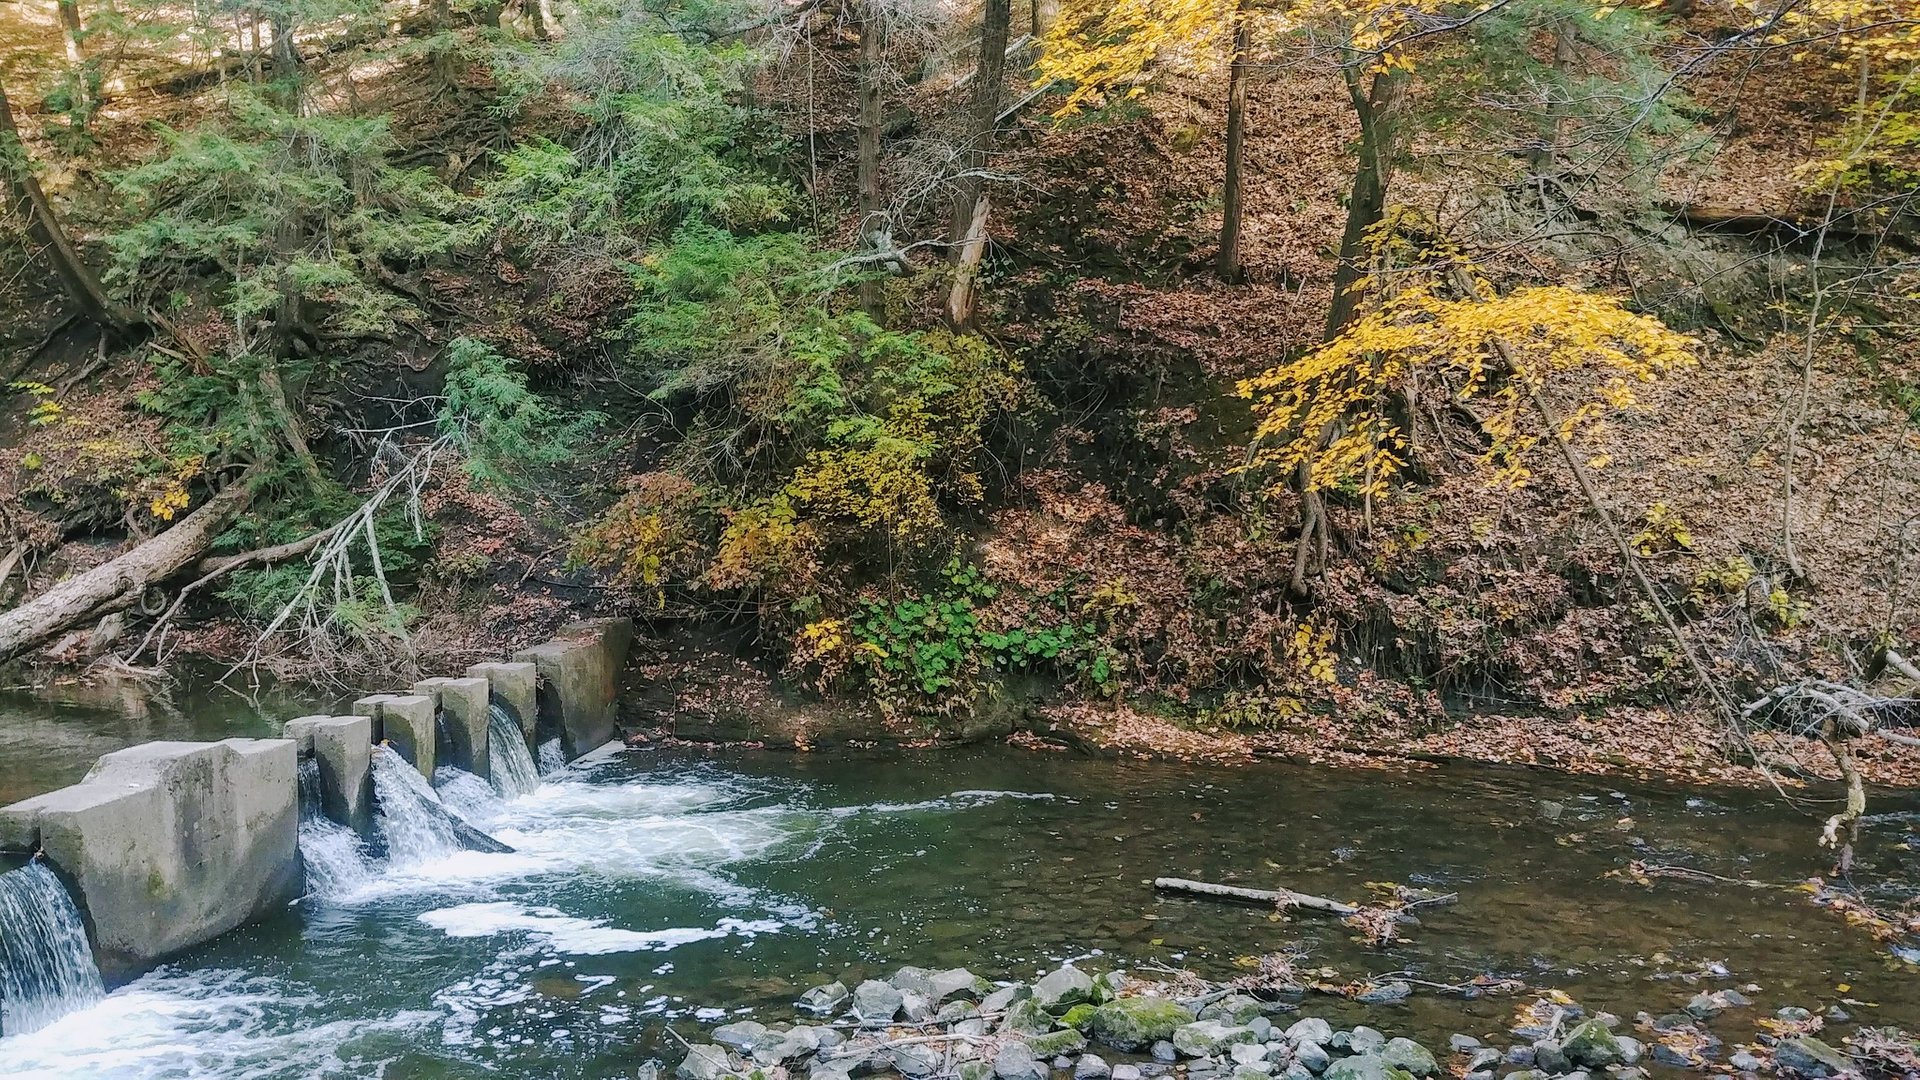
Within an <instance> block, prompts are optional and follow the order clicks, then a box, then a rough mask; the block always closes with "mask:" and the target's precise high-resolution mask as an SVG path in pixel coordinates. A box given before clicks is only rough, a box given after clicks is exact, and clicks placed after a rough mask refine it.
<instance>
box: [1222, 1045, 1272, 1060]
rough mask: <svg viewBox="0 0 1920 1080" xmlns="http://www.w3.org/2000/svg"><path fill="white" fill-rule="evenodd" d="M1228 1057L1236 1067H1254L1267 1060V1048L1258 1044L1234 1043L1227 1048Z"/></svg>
mask: <svg viewBox="0 0 1920 1080" xmlns="http://www.w3.org/2000/svg"><path fill="white" fill-rule="evenodd" d="M1227 1056H1228V1057H1229V1058H1232V1059H1233V1063H1234V1064H1235V1065H1252V1064H1254V1063H1255V1062H1261V1061H1265V1060H1267V1048H1266V1047H1265V1046H1264V1045H1262V1044H1260V1043H1257V1042H1243V1043H1234V1044H1233V1045H1232V1046H1229V1047H1228V1048H1227Z"/></svg>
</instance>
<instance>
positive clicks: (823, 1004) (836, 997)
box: [799, 982, 853, 1014]
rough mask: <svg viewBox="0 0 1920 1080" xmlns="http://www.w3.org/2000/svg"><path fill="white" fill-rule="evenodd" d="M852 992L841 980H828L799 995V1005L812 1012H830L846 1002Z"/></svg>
mask: <svg viewBox="0 0 1920 1080" xmlns="http://www.w3.org/2000/svg"><path fill="white" fill-rule="evenodd" d="M852 996H853V994H852V993H851V992H850V991H849V990H848V989H847V984H846V983H843V982H830V983H828V984H826V985H825V986H816V987H814V988H813V989H811V990H808V991H807V992H806V993H804V994H801V995H800V1001H799V1006H800V1007H801V1008H803V1009H805V1010H807V1011H808V1012H812V1013H821V1014H825V1013H830V1012H833V1011H834V1010H836V1009H838V1008H839V1007H840V1006H842V1005H844V1004H846V1003H847V999H848V998H850V997H852Z"/></svg>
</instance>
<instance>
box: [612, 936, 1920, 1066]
mask: <svg viewBox="0 0 1920 1080" xmlns="http://www.w3.org/2000/svg"><path fill="white" fill-rule="evenodd" d="M1750 1006H1751V1002H1750V1001H1748V1000H1747V999H1746V997H1745V996H1744V995H1743V994H1741V993H1740V992H1739V991H1738V990H1722V991H1717V992H1714V993H1702V994H1700V995H1699V996H1697V997H1696V998H1695V999H1694V1000H1693V1001H1692V1002H1690V1003H1689V1004H1688V1006H1687V1009H1686V1011H1685V1012H1679V1013H1672V1014H1667V1015H1661V1016H1653V1015H1651V1014H1648V1013H1639V1014H1637V1015H1636V1016H1635V1017H1634V1018H1633V1019H1632V1020H1631V1021H1628V1020H1623V1019H1622V1018H1621V1017H1618V1016H1614V1015H1611V1014H1608V1013H1603V1012H1600V1013H1592V1014H1589V1013H1588V1012H1587V1011H1586V1010H1585V1009H1583V1008H1581V1006H1580V1005H1579V1004H1578V1003H1576V1002H1574V1001H1572V1000H1570V999H1568V998H1566V996H1565V995H1563V994H1558V993H1550V994H1548V995H1547V996H1545V997H1540V998H1537V999H1534V1000H1532V1001H1531V1002H1528V1001H1526V1000H1525V999H1522V1000H1521V1002H1520V1003H1519V1006H1518V1008H1516V1010H1515V1014H1514V1018H1513V1023H1512V1025H1511V1027H1510V1029H1509V1031H1508V1033H1507V1034H1508V1038H1506V1039H1504V1040H1500V1041H1499V1044H1498V1045H1490V1044H1489V1043H1485V1042H1483V1041H1482V1039H1481V1038H1479V1037H1475V1036H1472V1035H1465V1034H1457V1035H1454V1036H1453V1037H1452V1038H1451V1039H1450V1040H1449V1045H1448V1046H1446V1047H1444V1048H1433V1047H1428V1046H1423V1045H1421V1044H1420V1043H1418V1042H1416V1041H1414V1040H1412V1039H1409V1038H1406V1037H1404V1036H1395V1035H1391V1034H1389V1033H1387V1032H1384V1031H1381V1030H1378V1029H1376V1028H1373V1027H1369V1026H1366V1025H1358V1026H1354V1027H1350V1028H1343V1027H1338V1026H1336V1025H1335V1024H1333V1023H1331V1022H1330V1021H1328V1020H1327V1019H1324V1018H1321V1017H1318V1016H1314V1015H1311V1013H1312V1011H1313V1010H1312V1008H1311V1006H1310V1005H1309V1004H1306V1003H1305V1002H1304V1001H1303V995H1302V994H1301V993H1300V992H1299V989H1298V988H1297V987H1293V986H1288V985H1285V981H1284V979H1280V980H1276V979H1274V978H1271V977H1269V978H1265V979H1262V978H1260V977H1248V978H1245V979H1241V980H1239V981H1237V982H1236V983H1234V984H1228V985H1225V986H1221V985H1217V984H1208V983H1204V982H1202V981H1201V980H1199V979H1197V978H1196V977H1194V976H1192V975H1191V974H1188V973H1174V972H1159V971H1156V972H1154V973H1153V977H1141V976H1140V975H1138V974H1132V975H1130V974H1128V973H1125V972H1122V971H1105V972H1099V973H1090V972H1087V971H1083V970H1081V969H1080V968H1079V967H1077V966H1074V965H1067V966H1063V967H1061V968H1059V969H1057V970H1055V971H1053V972H1051V973H1049V974H1047V975H1045V976H1044V977H1042V978H1040V979H1038V980H1036V981H1034V982H1031V983H1025V982H1002V983H995V982H990V981H987V980H985V979H981V978H978V977H976V976H975V975H974V974H972V973H971V972H969V971H967V970H965V969H960V968H956V969H950V970H945V971H928V970H924V969H921V968H913V967H906V968H901V969H900V970H899V971H898V972H897V973H896V974H895V975H894V976H893V977H892V978H890V979H885V980H880V979H869V980H866V981H863V982H860V983H858V984H857V985H855V986H853V987H852V988H849V987H848V986H847V985H846V984H845V983H840V982H836V983H831V984H828V985H825V986H817V987H814V988H813V989H810V990H808V991H807V992H806V993H805V994H804V995H802V996H801V998H800V999H799V1001H797V1002H796V1003H795V1010H796V1019H795V1020H794V1021H793V1022H790V1023H775V1024H771V1025H770V1024H766V1023H762V1022H760V1021H758V1020H738V1021H735V1022H733V1023H728V1024H725V1025H722V1026H720V1027H717V1028H714V1029H713V1030H712V1031H711V1032H709V1033H708V1035H707V1039H708V1041H706V1042H700V1043H695V1042H691V1041H689V1042H687V1043H686V1045H685V1050H686V1054H685V1057H684V1059H683V1060H682V1061H681V1062H680V1064H679V1065H678V1067H677V1068H676V1069H675V1070H674V1075H675V1077H676V1078H677V1080H787V1078H795V1080H798V1078H805V1080H851V1078H854V1077H868V1076H875V1077H882V1078H886V1077H901V1078H904V1080H949V1078H951V1080H1064V1078H1066V1077H1071V1080H1156V1078H1175V1077H1178V1078H1183V1080H1430V1078H1435V1077H1443V1076H1453V1077H1462V1078H1464V1080H1645V1078H1647V1077H1649V1076H1651V1075H1658V1074H1661V1073H1668V1074H1671V1073H1673V1072H1675V1071H1682V1070H1686V1071H1698V1072H1703V1073H1706V1072H1711V1073H1715V1074H1720V1075H1727V1074H1734V1075H1738V1076H1741V1077H1743V1078H1749V1080H1751V1078H1757V1077H1759V1076H1762V1075H1768V1074H1777V1075H1779V1076H1782V1077H1787V1078H1808V1080H1822V1078H1836V1077H1865V1078H1880V1077H1920V1041H1916V1040H1915V1038H1914V1037H1913V1036H1911V1035H1908V1034H1906V1033H1905V1032H1901V1031H1898V1030H1895V1029H1892V1028H1857V1029H1853V1030H1852V1033H1851V1034H1849V1035H1847V1036H1845V1037H1840V1036H1837V1035H1834V1034H1832V1032H1831V1031H1830V1030H1829V1029H1828V1025H1829V1024H1830V1023H1831V1024H1832V1025H1834V1026H1835V1027H1839V1026H1841V1025H1846V1024H1849V1022H1850V1021H1851V1020H1852V1017H1851V1016H1849V1015H1848V1014H1847V1013H1846V1012H1845V1010H1843V1009H1840V1008H1838V1007H1837V1006H1836V1007H1834V1008H1832V1009H1830V1010H1829V1011H1828V1012H1827V1013H1826V1014H1821V1015H1816V1014H1814V1013H1812V1012H1810V1011H1808V1010H1805V1009H1799V1008H1792V1007H1788V1008H1782V1009H1780V1010H1778V1011H1777V1012H1776V1013H1774V1014H1773V1015H1770V1016H1751V1015H1742V1014H1744V1013H1750V1012H1751V1009H1750ZM1736 1023H1739V1024H1744V1026H1745V1027H1746V1028H1747V1033H1746V1036H1745V1038H1744V1039H1743V1040H1742V1041H1738V1042H1733V1041H1729V1037H1728V1036H1731V1034H1732V1027H1733V1026H1735V1024H1736ZM1716 1028H1725V1029H1727V1036H1723V1035H1721V1034H1717V1033H1716V1031H1715V1029H1716ZM1823 1036H1825V1037H1823ZM649 1074H654V1075H657V1070H656V1069H655V1068H654V1067H649V1069H648V1070H646V1072H644V1073H643V1076H646V1075H649Z"/></svg>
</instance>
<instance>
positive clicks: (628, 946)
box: [420, 901, 807, 956]
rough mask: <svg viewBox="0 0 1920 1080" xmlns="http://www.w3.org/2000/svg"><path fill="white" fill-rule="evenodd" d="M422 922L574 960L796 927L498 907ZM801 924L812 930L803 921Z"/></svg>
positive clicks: (458, 910)
mask: <svg viewBox="0 0 1920 1080" xmlns="http://www.w3.org/2000/svg"><path fill="white" fill-rule="evenodd" d="M420 921H421V922H423V923H426V924H427V925H428V926H431V927H433V928H435V929H436V930H439V931H440V932H442V933H444V934H446V935H447V936H448V937H455V938H473V937H494V936H497V935H501V934H515V933H519V934H525V935H527V936H528V937H529V938H530V939H532V940H533V941H535V942H538V943H539V944H542V945H545V946H546V947H548V948H551V949H553V950H554V951H556V952H560V953H564V954H567V955H572V956H604V955H606V954H608V953H629V952H663V951H665V950H668V949H674V948H678V947H680V946H682V945H689V944H692V943H693V942H696V941H710V940H712V939H714V938H725V937H749V938H750V937H755V936H758V935H760V934H774V933H779V932H780V931H782V930H785V929H788V928H789V927H790V926H793V925H795V923H793V922H789V921H785V920H780V919H752V920H747V919H721V920H720V921H719V922H718V923H717V924H716V925H714V926H711V927H705V926H697V927H669V928H667V929H664V930H623V929H621V928H619V927H616V926H610V925H608V921H607V920H605V919H582V918H576V917H574V916H571V915H568V914H567V913H566V912H563V911H559V910H557V909H555V908H548V907H527V906H526V905H523V904H515V903H510V902H504V901H503V902H498V903H487V904H460V905H458V906H455V907H446V908H436V909H435V910H433V911H428V912H425V913H423V914H421V915H420ZM798 923H799V925H802V926H804V925H807V924H806V921H805V920H798Z"/></svg>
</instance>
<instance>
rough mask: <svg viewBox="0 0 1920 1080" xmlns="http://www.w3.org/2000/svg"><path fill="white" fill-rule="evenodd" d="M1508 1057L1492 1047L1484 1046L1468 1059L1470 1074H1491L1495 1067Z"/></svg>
mask: <svg viewBox="0 0 1920 1080" xmlns="http://www.w3.org/2000/svg"><path fill="white" fill-rule="evenodd" d="M1506 1057H1507V1056H1506V1055H1505V1054H1502V1053H1501V1052H1500V1051H1498V1050H1495V1049H1494V1048H1493V1047H1491V1046H1483V1047H1481V1048H1480V1049H1478V1050H1475V1051H1474V1052H1473V1056H1472V1057H1470V1058H1468V1059H1467V1071H1468V1072H1491V1071H1492V1070H1493V1069H1494V1067H1495V1066H1497V1065H1499V1064H1500V1063H1501V1062H1502V1061H1505V1060H1506Z"/></svg>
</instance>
